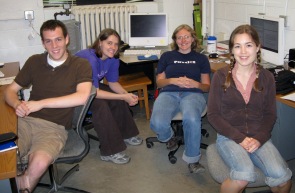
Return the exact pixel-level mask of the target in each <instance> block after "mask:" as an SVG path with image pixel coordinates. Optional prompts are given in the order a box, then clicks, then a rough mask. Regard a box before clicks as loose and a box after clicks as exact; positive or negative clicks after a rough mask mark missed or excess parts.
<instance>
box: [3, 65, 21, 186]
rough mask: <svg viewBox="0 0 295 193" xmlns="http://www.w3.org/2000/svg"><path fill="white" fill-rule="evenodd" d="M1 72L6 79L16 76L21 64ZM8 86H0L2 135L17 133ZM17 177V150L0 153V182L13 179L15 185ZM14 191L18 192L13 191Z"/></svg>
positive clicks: (15, 117) (10, 66) (5, 66)
mask: <svg viewBox="0 0 295 193" xmlns="http://www.w3.org/2000/svg"><path fill="white" fill-rule="evenodd" d="M1 71H2V72H3V73H4V74H5V77H9V76H16V74H17V73H18V71H19V63H18V62H13V63H5V64H4V67H3V68H1ZM6 87H7V85H4V86H0V133H7V132H11V131H12V132H14V133H17V116H16V114H15V111H14V109H13V108H11V107H10V106H8V105H7V104H6V103H5V100H4V89H5V88H6ZM15 176H16V150H15V149H14V150H10V151H7V152H3V153H0V180H3V179H8V178H9V179H11V183H12V184H13V183H14V185H15V180H14V177H15ZM12 189H13V188H12ZM13 191H16V190H14V189H13Z"/></svg>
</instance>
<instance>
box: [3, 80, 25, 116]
mask: <svg viewBox="0 0 295 193" xmlns="http://www.w3.org/2000/svg"><path fill="white" fill-rule="evenodd" d="M21 89H22V87H21V86H20V85H18V84H17V83H16V82H14V81H13V82H12V83H11V84H10V85H8V87H7V88H6V89H5V92H4V98H5V101H6V103H7V104H8V105H9V106H11V107H12V108H14V109H15V112H16V114H17V116H20V117H24V116H25V115H26V114H27V112H28V109H27V107H26V106H25V105H24V104H23V103H22V102H21V101H20V100H19V97H18V94H17V93H18V92H19V91H20V90H21Z"/></svg>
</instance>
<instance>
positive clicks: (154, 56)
mask: <svg viewBox="0 0 295 193" xmlns="http://www.w3.org/2000/svg"><path fill="white" fill-rule="evenodd" d="M137 59H138V60H158V56H157V55H151V56H150V57H147V58H146V57H144V55H139V56H137Z"/></svg>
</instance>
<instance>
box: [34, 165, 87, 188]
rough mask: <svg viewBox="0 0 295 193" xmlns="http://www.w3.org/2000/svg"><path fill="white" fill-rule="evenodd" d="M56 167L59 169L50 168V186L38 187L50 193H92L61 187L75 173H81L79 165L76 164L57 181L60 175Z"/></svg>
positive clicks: (51, 166) (41, 184)
mask: <svg viewBox="0 0 295 193" xmlns="http://www.w3.org/2000/svg"><path fill="white" fill-rule="evenodd" d="M56 167H57V166H56V165H50V166H49V169H48V172H49V177H50V184H46V183H38V185H37V186H38V187H41V188H47V189H49V192H48V193H52V192H57V191H64V192H74V193H81V192H82V193H90V192H87V191H85V190H80V189H77V188H72V187H66V186H62V185H61V184H62V183H63V182H64V181H65V180H66V179H67V178H68V177H69V176H70V175H71V174H72V173H73V172H75V171H79V164H76V165H75V166H74V167H72V168H71V169H70V170H69V171H67V173H65V174H64V176H63V177H62V178H60V179H57V178H58V173H57V168H56Z"/></svg>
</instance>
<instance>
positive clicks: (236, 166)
mask: <svg viewBox="0 0 295 193" xmlns="http://www.w3.org/2000/svg"><path fill="white" fill-rule="evenodd" d="M216 147H217V150H218V152H219V154H220V155H221V157H222V158H223V160H224V162H225V163H226V164H227V165H228V166H229V168H230V171H231V172H230V178H231V179H232V180H245V181H248V182H255V180H256V174H255V172H254V166H256V167H258V168H260V170H261V171H262V172H263V173H264V175H265V176H266V179H265V183H266V184H267V185H268V186H270V187H275V186H278V185H280V184H282V183H284V182H287V181H288V180H290V179H291V177H292V172H291V170H290V169H289V168H288V166H287V163H286V162H285V161H284V159H283V158H282V156H281V155H280V153H279V151H278V150H277V149H276V147H275V146H274V145H273V143H272V142H271V140H268V141H267V142H266V143H264V144H263V145H262V146H261V147H260V148H259V149H257V150H256V151H255V152H253V153H248V152H247V151H246V150H245V149H244V148H243V147H242V146H241V145H239V144H237V143H236V142H234V141H233V140H231V139H228V138H227V137H225V136H222V135H219V134H218V135H217V143H216Z"/></svg>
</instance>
